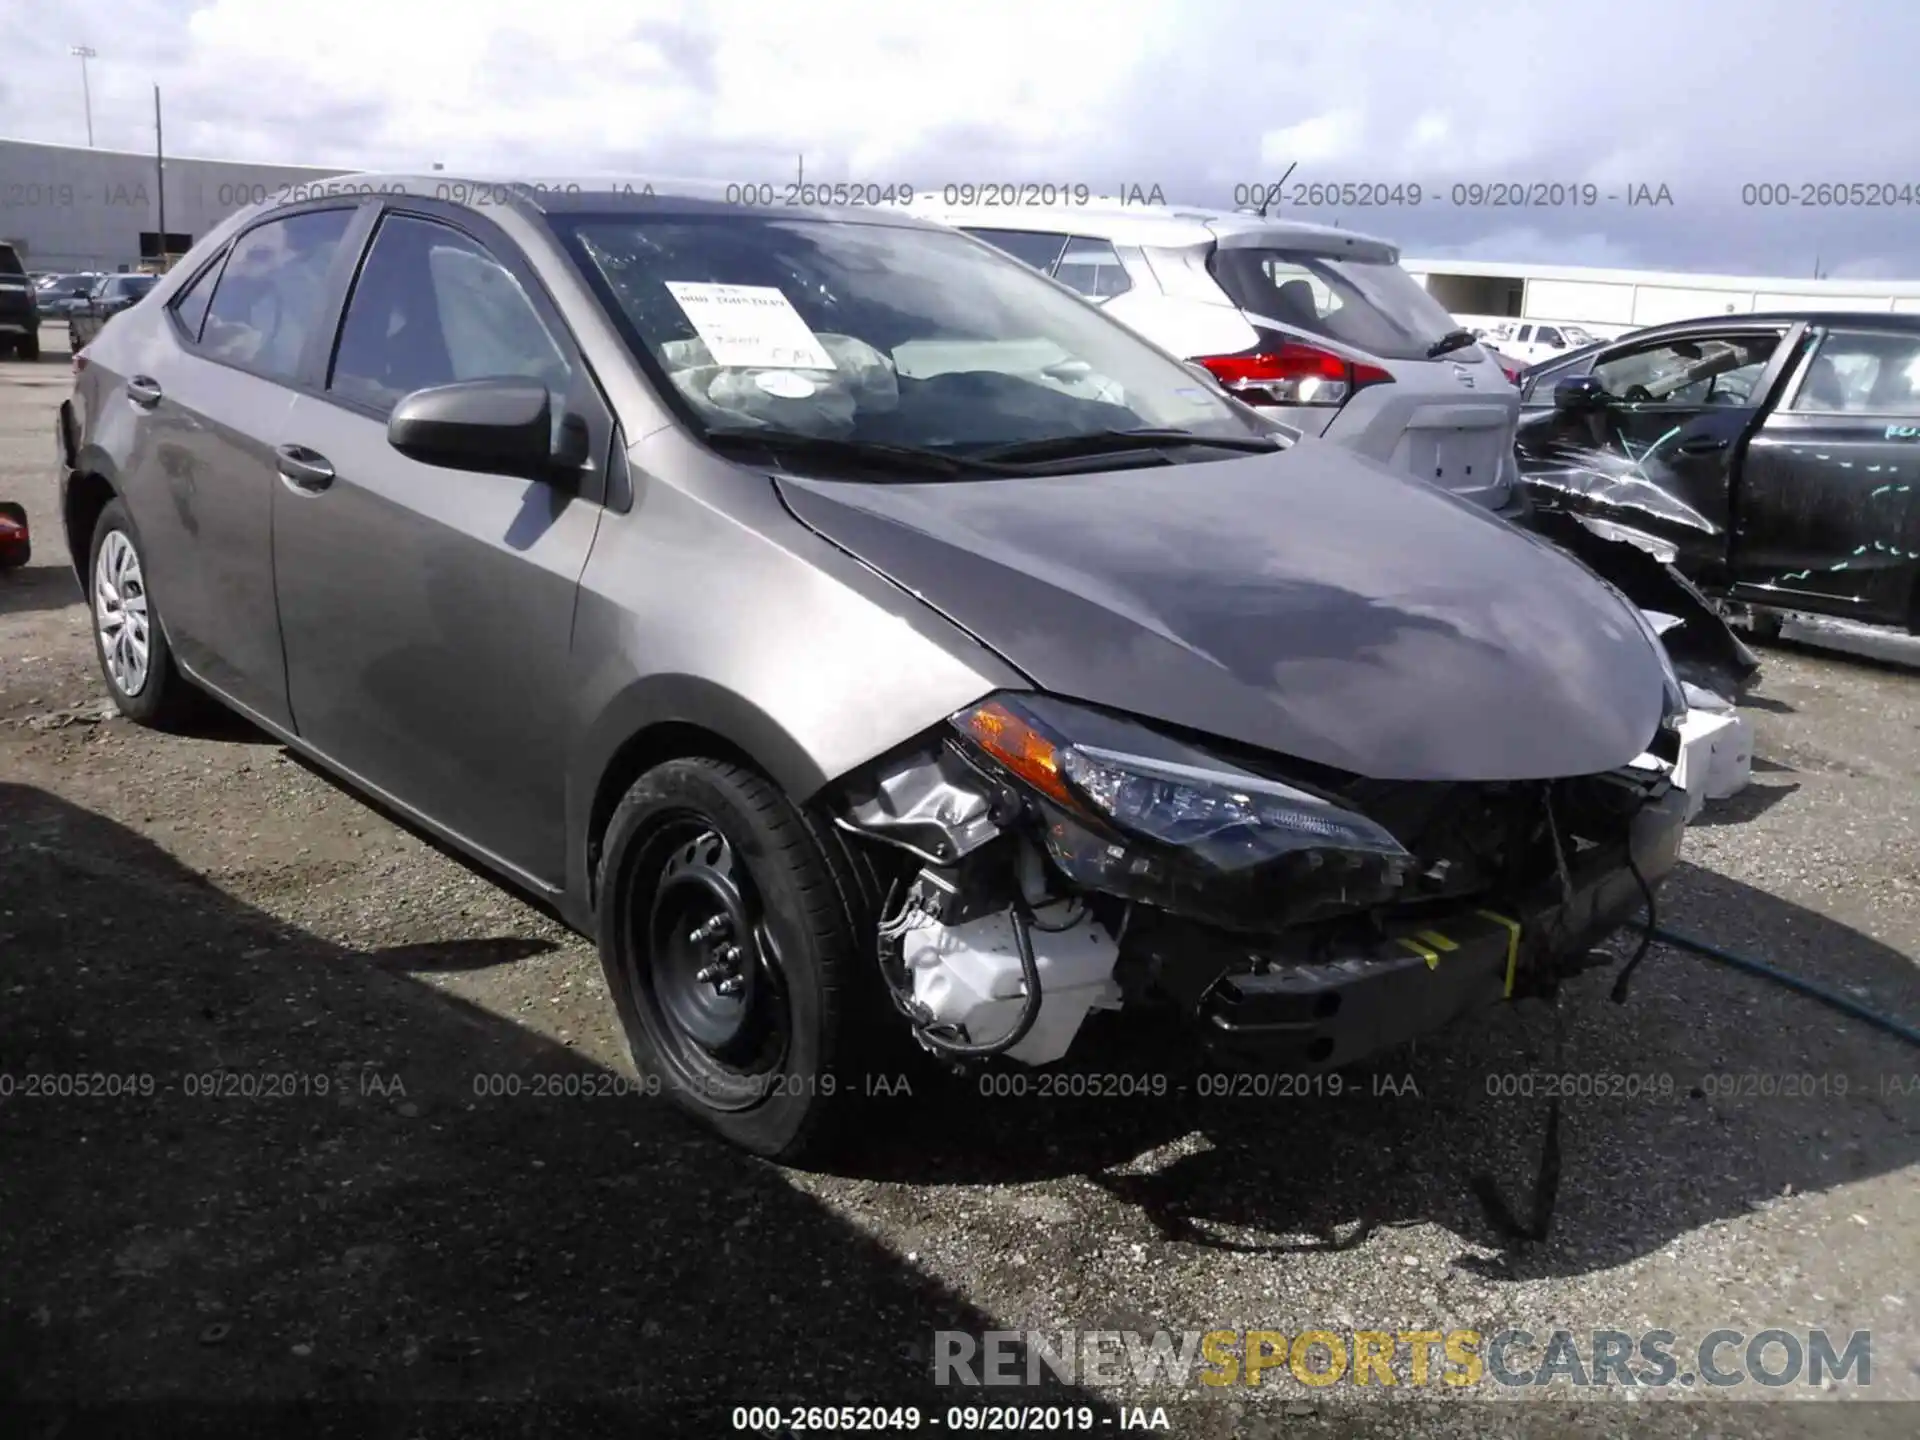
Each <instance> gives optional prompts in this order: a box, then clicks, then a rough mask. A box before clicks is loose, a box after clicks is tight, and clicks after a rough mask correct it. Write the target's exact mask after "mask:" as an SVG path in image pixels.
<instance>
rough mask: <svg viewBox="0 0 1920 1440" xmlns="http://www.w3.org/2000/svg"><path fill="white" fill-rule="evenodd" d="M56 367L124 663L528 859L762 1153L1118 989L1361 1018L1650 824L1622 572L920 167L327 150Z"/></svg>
mask: <svg viewBox="0 0 1920 1440" xmlns="http://www.w3.org/2000/svg"><path fill="white" fill-rule="evenodd" d="M374 182H378V183H374ZM76 369H77V373H76V379H75V392H74V395H73V397H72V399H71V400H69V401H68V402H67V403H66V404H65V405H64V406H63V407H62V410H61V425H60V435H59V437H58V438H59V446H60V453H61V456H62V460H63V471H64V477H65V484H64V489H63V501H64V503H63V519H64V522H65V528H66V533H67V541H68V545H69V547H70V549H71V551H72V555H73V559H74V564H75V570H76V574H77V575H78V576H79V578H80V579H81V583H82V584H83V586H84V587H85V588H86V590H87V593H88V596H89V598H90V600H91V601H92V608H93V613H94V615H95V616H96V618H97V630H98V641H99V647H100V654H101V662H102V673H103V675H104V677H105V680H106V683H107V684H108V686H109V689H110V691H111V693H112V694H113V697H114V699H115V701H116V703H118V704H119V705H120V707H121V708H122V710H124V711H125V712H126V713H128V714H129V715H132V716H135V717H136V718H139V719H141V720H144V721H149V722H152V723H157V724H165V723H170V722H171V721H172V720H174V719H175V718H177V717H178V716H179V715H180V714H181V713H183V711H185V710H186V709H187V708H188V707H189V706H190V705H191V703H192V702H194V701H195V700H196V699H197V698H201V697H204V696H206V695H213V696H216V697H218V698H219V699H220V700H222V701H223V702H225V703H226V704H228V705H230V706H232V707H234V708H236V709H238V710H240V711H242V712H243V713H245V714H247V715H248V716H250V717H251V718H252V719H254V720H255V721H256V722H257V723H259V724H260V725H261V726H263V727H264V728H266V729H267V730H268V731H270V732H271V733H273V734H274V735H276V736H277V737H278V738H280V739H281V740H282V741H283V742H284V743H285V744H287V745H288V746H290V747H292V748H294V749H296V750H298V751H299V752H301V753H302V754H304V755H307V756H309V757H311V758H312V759H313V760H314V761H315V762H317V763H319V764H321V765H323V766H325V767H327V768H329V769H331V770H332V771H334V772H335V773H337V774H339V775H340V776H341V777H342V778H343V779H345V780H346V781H347V782H348V783H351V784H353V785H355V786H356V787H358V788H360V789H362V790H363V791H365V792H367V793H369V794H371V795H372V796H374V797H375V798H376V799H378V800H380V801H381V802H383V803H385V804H386V805H388V806H389V807H391V808H392V809H394V810H396V811H398V812H400V813H402V814H404V815H406V816H407V817H408V818H410V819H411V820H412V821H413V822H414V823H416V824H417V825H419V826H420V827H422V828H423V829H425V830H427V831H429V832H431V833H433V834H435V835H437V836H439V837H441V838H443V839H444V840H446V841H447V842H449V843H451V844H453V845H455V846H457V847H458V848H459V849H461V850H462V851H463V852H464V853H466V854H467V855H469V856H471V857H473V858H474V859H475V860H476V861H478V862H479V863H481V864H484V865H486V866H488V867H490V868H491V869H493V870H494V871H495V872H496V873H498V874H499V875H500V876H501V877H503V878H504V879H505V880H507V881H508V882H510V883H512V884H514V885H516V886H518V887H520V888H521V889H523V890H524V891H527V892H529V893H531V894H533V895H534V896H536V897H538V898H540V899H542V900H544V901H546V902H548V903H550V904H551V905H552V906H553V907H554V908H555V909H556V910H557V911H558V913H560V914H561V915H563V916H564V917H565V918H566V919H567V920H568V921H569V922H570V923H571V924H573V925H574V926H576V927H577V928H578V929H580V930H582V931H584V932H586V933H590V934H593V935H595V936H597V938H598V942H599V946H600V952H601V956H602V959H603V962H604V966H605V971H606V976H607V980H608V983H609V986H610V989H611V991H612V994H613V997H614V1000H615V1002H616V1004H617V1006H618V1009H619V1014H620V1018H621V1020H622V1022H623V1025H624V1027H625V1031H626V1034H627V1037H628V1039H629V1041H630V1043H631V1046H632V1049H633V1054H634V1058H635V1061H636V1063H637V1064H638V1065H639V1066H640V1068H641V1069H642V1071H643V1073H645V1074H646V1075H647V1076H649V1077H651V1078H652V1079H654V1080H657V1081H658V1082H659V1084H660V1085H661V1086H662V1087H663V1088H664V1089H665V1090H666V1091H668V1092H669V1093H671V1094H672V1095H674V1096H675V1097H676V1098H677V1099H678V1100H679V1101H680V1102H681V1103H682V1104H683V1105H684V1106H685V1107H686V1108H687V1109H688V1110H690V1111H692V1112H694V1113H695V1114H697V1115H698V1116H700V1117H701V1118H702V1119H704V1120H705V1121H707V1122H708V1123H710V1124H711V1125H712V1126H713V1127H714V1128H715V1129H717V1130H718V1131H720V1132H721V1133H722V1134H724V1135H726V1136H727V1137H729V1138H730V1139H731V1140H733V1141H734V1142H736V1143H738V1144H740V1145H742V1146H744V1147H747V1148H749V1149H752V1150H754V1151H757V1152H760V1153H762V1154H767V1155H774V1156H781V1157H789V1158H790V1157H795V1156H799V1155H801V1154H803V1153H807V1152H810V1151H812V1150H814V1149H816V1148H818V1147H820V1146H822V1145H825V1144H827V1143H829V1142H830V1141H831V1140H833V1139H834V1138H835V1135H836V1132H837V1131H838V1130H842V1129H844V1128H845V1127H844V1122H845V1121H846V1120H847V1119H848V1118H849V1117H850V1116H852V1115H855V1114H857V1113H858V1108H859V1107H858V1102H859V1101H860V1100H861V1098H862V1097H863V1096H864V1095H867V1094H870V1093H871V1092H872V1089H873V1080H872V1077H873V1076H875V1075H876V1074H881V1073H885V1072H887V1071H889V1070H893V1069H897V1066H895V1064H894V1059H895V1057H896V1056H897V1055H898V1054H900V1053H903V1052H905V1051H912V1050H915V1049H917V1050H918V1051H920V1052H925V1053H928V1054H931V1055H932V1056H934V1057H937V1058H938V1059H940V1060H942V1061H946V1062H950V1063H974V1062H983V1063H990V1064H996V1065H1029V1066H1033V1065H1047V1064H1053V1063H1056V1062H1060V1061H1062V1060H1063V1059H1065V1058H1067V1057H1069V1056H1071V1055H1076V1054H1077V1053H1079V1051H1080V1050H1081V1049H1083V1048H1084V1046H1085V1045H1086V1044H1088V1043H1089V1042H1090V1041H1091V1040H1092V1039H1094V1038H1095V1037H1094V1036H1093V1034H1092V1029H1093V1027H1090V1026H1089V1025H1088V1021H1089V1018H1090V1017H1092V1016H1094V1015H1096V1014H1097V1013H1099V1012H1112V1011H1121V1012H1139V1013H1141V1014H1146V1013H1149V1012H1151V1013H1154V1014H1159V1015H1162V1016H1166V1017H1171V1018H1172V1019H1174V1020H1175V1021H1177V1022H1178V1024H1179V1025H1180V1026H1181V1027H1183V1028H1184V1031H1185V1033H1186V1034H1187V1035H1188V1036H1189V1037H1190V1039H1191V1041H1192V1042H1193V1043H1194V1044H1195V1045H1198V1046H1207V1047H1218V1048H1220V1049H1222V1050H1223V1051H1225V1052H1227V1053H1229V1054H1245V1055H1254V1056H1261V1057H1266V1058H1269V1059H1282V1060H1284V1061H1286V1062H1287V1063H1288V1064H1289V1065H1290V1066H1295V1067H1316V1066H1325V1067H1331V1066H1340V1065H1346V1064H1349V1063H1351V1062H1353V1061H1356V1060H1359V1059H1361V1058H1363V1057H1365V1056H1367V1055H1369V1054H1373V1053H1376V1052H1378V1051H1380V1050H1381V1049H1382V1048H1384V1047H1388V1046H1392V1045H1396V1044H1399V1043H1402V1042H1404V1041H1406V1040H1408V1039H1411V1038H1413V1037H1415V1036H1418V1035H1422V1034H1426V1033H1428V1032H1431V1031H1433V1030H1435V1029H1437V1028H1439V1027H1441V1026H1443V1025H1446V1024H1448V1023H1450V1022H1452V1021H1453V1020H1455V1019H1457V1018H1459V1017H1461V1016H1464V1015H1466V1014H1468V1013H1470V1012H1472V1011H1475V1010H1477V1009H1481V1008H1483V1007H1488V1006H1492V1005H1496V1004H1499V1003H1501V1002H1502V1001H1504V1000H1506V999H1509V998H1511V997H1515V996H1518V995H1522V994H1527V993H1530V992H1534V991H1537V990H1540V989H1542V988H1545V987H1550V986H1551V985H1552V984H1553V982H1554V981H1555V980H1556V979H1557V978H1558V977H1559V976H1560V975H1562V974H1564V973H1566V972H1567V971H1568V970H1569V969H1570V968H1573V967H1577V966H1579V965H1582V964H1585V963H1587V962H1588V960H1589V959H1590V953H1591V949H1592V947H1593V945H1594V944H1595V943H1596V942H1597V941H1598V940H1600V939H1601V938H1603V937H1604V936H1606V935H1607V934H1608V933H1609V932H1610V931H1612V930H1614V929H1617V928H1618V927H1619V926H1621V925H1622V924H1623V923H1625V922H1626V921H1628V920H1630V919H1631V918H1632V916H1633V915H1634V914H1635V913H1636V912H1637V911H1638V910H1639V908H1640V907H1641V906H1642V904H1643V903H1647V902H1649V901H1650V900H1651V898H1652V896H1653V892H1654V888H1655V887H1656V886H1657V885H1658V884H1659V883H1660V881H1661V879H1662V877H1663V876H1665V875H1666V874H1667V873H1668V871H1669V870H1670V869H1671V868H1672V867H1673V865H1674V863H1675V859H1676V856H1677V852H1678V848H1679V842H1680V836H1681V833H1682V818H1683V805H1682V801H1683V799H1684V797H1683V796H1682V795H1681V794H1680V792H1678V791H1677V790H1676V789H1674V787H1673V784H1672V762H1673V759H1674V757H1675V755H1676V753H1677V752H1676V742H1675V737H1676V726H1677V724H1678V722H1679V720H1680V717H1681V716H1682V715H1683V714H1684V712H1685V708H1686V701H1685V697H1684V694H1683V692H1682V687H1681V684H1680V681H1679V679H1678V678H1677V677H1676V676H1675V674H1674V673H1673V669H1672V666H1671V665H1670V663H1669V662H1668V660H1667V658H1666V654H1665V652H1664V650H1663V649H1662V647H1661V645H1660V644H1659V642H1658V640H1657V639H1656V638H1655V636H1654V634H1653V633H1652V629H1651V627H1650V624H1649V622H1648V621H1647V620H1646V618H1645V617H1644V616H1643V615H1642V614H1641V613H1640V611H1639V610H1637V609H1636V608H1635V607H1633V606H1632V605H1630V604H1628V603H1627V602H1626V601H1625V600H1624V599H1623V598H1622V596H1621V595H1620V593H1619V592H1618V591H1617V590H1615V589H1614V588H1613V587H1612V586H1610V585H1608V584H1607V583H1605V582H1604V581H1602V580H1601V579H1599V578H1598V577H1597V576H1596V575H1595V574H1594V573H1593V572H1592V571H1590V570H1588V569H1587V568H1585V567H1584V566H1583V565H1582V564H1580V563H1579V562H1577V561H1575V560H1573V559H1571V558H1569V557H1568V556H1567V555H1565V554H1563V553H1561V552H1560V551H1558V550H1556V549H1555V548H1554V547H1553V546H1551V545H1549V544H1548V543H1546V542H1545V541H1544V540H1542V539H1539V538H1537V537H1534V536H1530V535H1527V534H1524V533H1522V532H1520V531H1518V530H1516V529H1514V528H1512V527H1511V526H1509V525H1507V524H1505V523H1503V522H1502V521H1500V520H1498V519H1496V518H1494V517H1493V516H1491V515H1489V514H1487V513H1485V512H1483V511H1481V510H1479V509H1477V508H1475V507H1474V506H1472V505H1470V504H1468V503H1466V502H1464V501H1461V500H1459V499H1457V498H1455V497H1453V496H1451V495H1449V494H1447V493H1445V492H1444V491H1442V490H1439V489H1437V488H1435V487H1433V486H1430V485H1426V484H1424V483H1421V482H1418V481H1414V480H1411V479H1408V478H1405V477H1403V476H1401V475H1399V474H1397V473H1395V472H1393V471H1390V470H1388V469H1385V468H1383V467H1381V466H1378V465H1375V464H1373V463H1371V462H1369V461H1367V460H1364V459H1362V458H1359V457H1357V456H1355V455H1353V454H1351V453H1349V452H1347V451H1344V450H1341V449H1339V448H1336V447H1334V446H1332V445H1328V444H1324V443H1321V442H1319V441H1315V440H1298V439H1295V438H1294V437H1292V436H1291V435H1290V434H1289V433H1288V432H1283V431H1280V430H1276V428H1275V427H1273V426H1272V425H1271V424H1269V423H1268V422H1266V421H1264V420H1262V419H1261V418H1260V416H1259V415H1258V414H1257V413H1256V412H1254V411H1252V410H1249V409H1248V408H1246V407H1245V406H1242V405H1240V404H1239V403H1238V402H1236V401H1235V400H1233V399H1232V398H1230V397H1229V396H1227V395H1226V394H1224V393H1223V392H1221V391H1220V390H1219V389H1218V388H1217V387H1215V386H1213V385H1211V384H1209V383H1208V382H1207V381H1206V380H1205V379H1204V378H1203V377H1198V376H1196V375H1195V374H1193V373H1192V372H1191V371H1189V370H1188V369H1186V368H1185V367H1184V366H1182V365H1181V364H1180V363H1179V362H1178V361H1176V360H1175V359H1173V358H1171V357H1169V356H1167V355H1166V354H1164V353H1162V352H1161V351H1159V350H1157V349H1154V348H1153V347H1151V346H1150V345H1148V344H1146V343H1145V342H1144V341H1142V340H1140V339H1138V338H1137V337H1136V336H1134V335H1133V334H1132V333H1131V332H1130V331H1128V330H1127V329H1125V328H1124V327H1122V326H1120V325H1119V324H1117V323H1116V322H1114V321H1112V320H1111V319H1110V318H1108V317H1107V316H1105V315H1103V314H1101V313H1100V311H1099V310H1098V309H1097V308H1096V307H1094V306H1092V305H1089V304H1087V303H1086V302H1085V301H1083V300H1081V299H1080V298H1079V297H1077V296H1075V295H1073V294H1071V293H1069V292H1068V291H1066V290H1065V289H1063V288H1061V287H1060V286H1057V285H1055V284H1054V283H1052V282H1051V281H1049V280H1047V279H1045V278H1043V277H1041V276H1039V275H1036V274H1034V273H1033V272H1032V271H1030V270H1028V269H1027V268H1026V267H1024V266H1022V265H1020V264H1018V263H1017V262H1015V261H1013V260H1010V259H1007V258H1006V257H1005V256H1003V255H1001V254H1000V253H999V252H998V251H996V250H994V249H993V248H991V247H990V246H987V245H985V244H982V243H980V242H978V241H976V240H973V239H970V238H968V237H966V236H964V235H960V234H958V233H955V232H952V231H949V230H945V229H943V228H941V227H938V226H934V225H929V224H926V223H923V222H919V221H915V220H913V219H910V218H907V217H905V216H902V215H899V214H897V213H892V212H887V213H884V214H880V213H874V212H856V211H844V212H809V211H797V210H793V209H789V208H785V207H780V206H773V207H768V208H766V209H764V210H757V209H754V208H751V207H743V206H740V205H738V204H728V203H726V202H725V200H724V199H723V198H722V197H720V196H719V195H718V194H717V193H716V194H714V195H711V196H704V197H703V196H701V195H696V194H690V193H689V194H672V195H667V194H659V193H656V192H655V190H654V188H653V187H651V186H647V185H645V184H644V182H638V181H636V182H633V183H631V184H628V183H625V182H610V181H606V180H596V181H583V182H579V183H573V184H568V185H555V184H545V185H540V186H534V185H524V184H517V183H512V182H480V181H471V182H469V181H453V180H450V179H449V178H448V177H446V176H444V175H436V176H430V177H404V176H400V177H366V180H365V181H364V182H362V181H361V180H360V179H358V178H357V177H356V179H355V180H354V181H352V182H343V183H342V185H341V188H340V193H339V194H337V195H334V194H328V195H325V196H319V197H315V198H311V199H305V200H303V201H301V202H300V203H296V204H292V205H286V206H277V207H275V206H269V207H263V208H260V209H256V210H252V211H247V212H243V213H242V214H240V215H238V216H236V217H234V218H233V219H231V220H229V221H228V222H227V223H226V224H224V225H223V226H222V227H221V228H220V229H219V230H218V231H216V232H215V233H214V234H213V235H211V236H209V237H208V238H207V239H205V240H203V241H202V242H201V243H200V244H199V245H198V246H197V247H196V248H195V250H194V252H193V254H191V255H190V256H188V257H187V258H186V260H185V261H183V262H182V263H181V264H180V265H179V266H178V267H177V268H176V269H175V270H174V271H173V272H172V273H171V274H169V275H168V276H167V277H166V278H165V279H164V280H163V281H162V282H161V284H160V286H159V287H158V289H157V290H156V292H155V293H154V294H153V295H152V296H150V297H148V298H147V299H146V300H144V301H143V302H142V303H141V304H140V305H138V306H136V307H134V308H133V309H132V310H130V311H128V312H127V313H126V314H125V315H124V316H122V317H120V318H119V319H117V320H116V321H115V323H114V324H113V325H112V326H110V327H108V328H107V329H106V330H104V331H103V332H102V334H101V335H100V337H99V338H98V339H97V340H96V341H94V343H93V344H92V345H90V346H89V347H88V348H87V350H86V351H85V352H84V353H83V354H82V355H81V356H80V357H79V362H78V364H77V367H76ZM1389 383H1390V382H1389ZM889 1047H895V1048H892V1049H890V1048H889Z"/></svg>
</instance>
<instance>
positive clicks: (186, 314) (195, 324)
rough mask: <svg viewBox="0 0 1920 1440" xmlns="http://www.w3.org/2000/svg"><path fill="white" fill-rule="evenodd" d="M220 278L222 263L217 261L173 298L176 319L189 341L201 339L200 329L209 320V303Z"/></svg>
mask: <svg viewBox="0 0 1920 1440" xmlns="http://www.w3.org/2000/svg"><path fill="white" fill-rule="evenodd" d="M219 278H220V261H219V260H218V259H216V260H215V261H214V262H213V263H212V264H211V265H209V266H207V268H206V269H204V270H202V271H201V272H200V273H199V274H198V275H196V276H194V277H193V280H192V282H191V283H190V284H189V285H188V286H187V287H186V289H184V290H182V291H181V292H180V293H179V294H178V295H176V296H174V297H173V315H174V318H175V319H176V320H178V321H179V322H180V328H181V329H182V330H184V331H186V332H187V336H188V338H189V339H192V340H198V339H199V338H200V327H201V326H202V325H203V324H205V323H206V318H207V302H208V301H210V300H212V299H213V286H214V282H215V281H216V280H218V279H219Z"/></svg>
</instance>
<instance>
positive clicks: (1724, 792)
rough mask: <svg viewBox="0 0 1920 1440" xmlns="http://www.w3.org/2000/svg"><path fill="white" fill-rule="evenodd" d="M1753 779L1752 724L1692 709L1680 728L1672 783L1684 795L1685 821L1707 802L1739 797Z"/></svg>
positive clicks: (1736, 717) (1740, 717)
mask: <svg viewBox="0 0 1920 1440" xmlns="http://www.w3.org/2000/svg"><path fill="white" fill-rule="evenodd" d="M1752 776H1753V722H1752V721H1750V720H1748V719H1747V717H1746V716H1744V715H1740V714H1737V713H1736V714H1730V713H1727V712H1725V711H1714V710H1701V709H1692V710H1689V711H1687V718H1686V719H1685V720H1684V721H1682V722H1681V724H1680V763H1679V764H1678V765H1676V766H1675V767H1674V772H1673V783H1674V784H1676V785H1678V786H1679V787H1680V788H1681V789H1682V790H1684V791H1686V792H1687V819H1688V820H1689V821H1691V820H1692V819H1693V818H1694V816H1696V815H1698V814H1699V813H1700V807H1701V806H1702V805H1704V804H1705V803H1706V802H1707V801H1709V800H1724V799H1726V798H1727V797H1728V796H1729V795H1735V794H1738V793H1739V792H1740V791H1741V790H1742V789H1744V788H1745V787H1746V784H1747V781H1748V780H1749V779H1751V778H1752Z"/></svg>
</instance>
